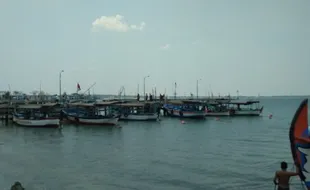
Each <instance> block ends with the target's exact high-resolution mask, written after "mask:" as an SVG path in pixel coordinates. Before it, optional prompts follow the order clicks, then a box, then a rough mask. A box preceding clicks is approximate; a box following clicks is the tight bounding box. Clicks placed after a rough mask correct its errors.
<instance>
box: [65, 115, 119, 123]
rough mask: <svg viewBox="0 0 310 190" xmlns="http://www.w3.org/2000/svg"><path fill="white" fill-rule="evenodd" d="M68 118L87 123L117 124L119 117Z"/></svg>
mask: <svg viewBox="0 0 310 190" xmlns="http://www.w3.org/2000/svg"><path fill="white" fill-rule="evenodd" d="M68 120H69V121H72V122H76V123H80V124H85V125H116V124H117V123H118V118H98V119H85V118H77V117H73V116H68Z"/></svg>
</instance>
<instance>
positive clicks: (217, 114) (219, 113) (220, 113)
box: [205, 111, 231, 116]
mask: <svg viewBox="0 0 310 190" xmlns="http://www.w3.org/2000/svg"><path fill="white" fill-rule="evenodd" d="M205 115H206V116H230V115H231V113H230V111H225V112H205Z"/></svg>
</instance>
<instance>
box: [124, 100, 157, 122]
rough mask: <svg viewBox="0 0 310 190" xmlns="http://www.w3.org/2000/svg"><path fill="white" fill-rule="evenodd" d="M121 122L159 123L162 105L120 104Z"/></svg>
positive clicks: (153, 103)
mask: <svg viewBox="0 0 310 190" xmlns="http://www.w3.org/2000/svg"><path fill="white" fill-rule="evenodd" d="M118 106H119V107H120V112H119V113H120V120H128V121H157V120H158V119H159V115H160V104H159V103H156V102H128V103H122V104H118Z"/></svg>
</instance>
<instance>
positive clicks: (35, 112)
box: [15, 103, 59, 119]
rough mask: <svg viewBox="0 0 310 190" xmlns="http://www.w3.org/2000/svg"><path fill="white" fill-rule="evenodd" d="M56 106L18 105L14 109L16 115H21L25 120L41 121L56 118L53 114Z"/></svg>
mask: <svg viewBox="0 0 310 190" xmlns="http://www.w3.org/2000/svg"><path fill="white" fill-rule="evenodd" d="M57 105H58V104H56V103H55V104H54V103H48V104H24V105H18V106H17V107H16V109H15V113H16V114H17V115H20V116H21V115H23V117H24V118H25V119H42V118H51V117H57V115H56V114H59V113H56V112H55V107H56V106H57Z"/></svg>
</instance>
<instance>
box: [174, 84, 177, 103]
mask: <svg viewBox="0 0 310 190" xmlns="http://www.w3.org/2000/svg"><path fill="white" fill-rule="evenodd" d="M174 99H175V100H176V99H177V83H176V82H175V83H174Z"/></svg>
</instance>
